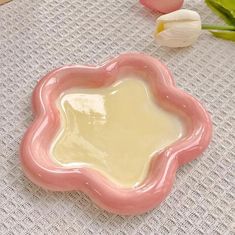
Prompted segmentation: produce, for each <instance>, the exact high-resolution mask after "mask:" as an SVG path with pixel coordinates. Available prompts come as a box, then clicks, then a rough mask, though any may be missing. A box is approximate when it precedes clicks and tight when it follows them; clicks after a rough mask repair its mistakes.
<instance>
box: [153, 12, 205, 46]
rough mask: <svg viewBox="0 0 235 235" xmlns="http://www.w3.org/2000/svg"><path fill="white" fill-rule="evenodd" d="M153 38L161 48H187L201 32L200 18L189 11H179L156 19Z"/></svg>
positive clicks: (195, 13)
mask: <svg viewBox="0 0 235 235" xmlns="http://www.w3.org/2000/svg"><path fill="white" fill-rule="evenodd" d="M156 23H157V25H156V31H155V38H156V40H157V42H158V43H159V44H160V45H162V46H167V47H187V46H190V45H191V44H193V43H194V42H195V41H196V40H197V38H198V37H199V35H200V32H201V17H200V15H199V14H198V13H197V12H195V11H191V10H186V9H181V10H178V11H174V12H172V13H169V14H166V15H162V16H160V17H159V18H158V19H157V22H156Z"/></svg>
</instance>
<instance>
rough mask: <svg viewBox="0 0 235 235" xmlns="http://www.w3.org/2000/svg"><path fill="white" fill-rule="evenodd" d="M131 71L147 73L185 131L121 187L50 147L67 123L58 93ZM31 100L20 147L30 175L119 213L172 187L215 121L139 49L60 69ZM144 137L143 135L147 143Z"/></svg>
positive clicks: (104, 83)
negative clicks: (57, 157) (140, 176)
mask: <svg viewBox="0 0 235 235" xmlns="http://www.w3.org/2000/svg"><path fill="white" fill-rule="evenodd" d="M127 74H135V75H136V76H138V78H140V80H141V79H142V80H143V81H144V82H145V83H146V84H147V85H148V87H149V88H150V91H151V93H152V95H153V98H154V102H155V103H156V105H159V106H161V108H163V109H164V110H166V111H167V112H169V113H172V114H174V115H177V116H178V117H179V118H180V120H182V123H183V125H184V134H183V135H182V136H181V137H180V138H179V139H177V140H176V141H174V143H172V144H170V145H169V146H166V147H164V148H163V149H161V151H157V152H155V153H154V155H153V156H152V157H151V161H150V163H149V165H148V167H147V173H146V177H145V178H144V180H143V181H142V182H140V183H139V184H137V185H135V186H131V187H122V186H121V185H119V184H116V183H115V182H114V181H113V180H110V178H109V177H107V176H106V175H105V174H103V173H102V172H101V171H99V170H97V169H94V168H92V167H89V166H87V165H82V164H81V165H76V166H74V165H71V166H64V165H62V164H57V163H56V162H55V161H54V160H53V157H52V152H51V148H52V145H53V143H54V142H55V138H56V136H57V135H58V132H59V131H60V130H61V125H62V121H61V113H60V111H59V110H58V105H57V103H58V99H59V97H61V95H63V94H65V93H66V91H68V90H71V89H75V88H76V89H85V90H86V91H87V90H93V91H94V89H101V88H109V87H110V86H112V85H113V84H115V83H116V82H117V81H119V80H120V79H121V78H123V77H125V75H127ZM131 92H132V91H131V90H130V93H131ZM78 102H79V101H78ZM127 102H128V100H127ZM32 104H33V111H34V114H35V118H34V121H33V123H32V124H31V125H30V127H29V128H28V130H27V132H26V133H25V136H24V138H23V140H22V143H21V151H20V152H21V154H20V155H21V162H22V166H23V170H24V172H25V174H26V175H27V176H28V178H29V179H30V180H32V181H33V182H34V183H35V184H37V185H39V186H41V187H43V188H46V189H50V190H54V191H71V190H80V191H82V192H84V193H86V194H87V195H88V196H89V197H90V198H91V199H92V200H93V201H94V202H95V203H96V204H98V205H99V206H100V207H102V208H104V209H105V210H108V211H110V212H113V213H117V214H128V215H131V214H140V213H144V212H146V211H148V210H150V209H153V208H154V207H156V206H157V205H158V204H159V203H160V202H162V201H163V200H164V199H165V198H166V196H167V195H168V193H169V192H170V190H171V188H172V184H173V182H174V179H175V174H176V171H177V169H178V168H179V167H180V166H181V165H183V164H185V163H187V162H189V161H192V160H193V159H195V158H196V157H198V156H199V155H200V154H201V153H202V152H203V151H204V150H205V148H206V147H207V146H208V144H209V141H210V139H211V132H212V126H211V121H210V118H209V116H208V113H207V112H206V111H205V109H204V108H203V107H202V105H201V104H200V103H199V102H198V101H197V100H196V99H195V98H193V97H192V96H190V95H188V94H187V93H185V92H184V91H182V90H180V89H178V88H176V86H175V82H174V80H173V78H172V76H171V74H170V72H169V70H168V69H167V68H166V66H165V65H163V64H162V63H160V62H159V61H158V60H157V59H155V58H153V57H150V56H148V55H145V54H140V53H127V54H122V55H120V56H118V57H116V58H114V59H111V60H109V61H107V62H106V63H104V64H103V65H101V66H97V67H93V66H78V65H72V66H64V67H62V68H59V69H56V70H54V71H52V72H50V73H48V74H47V75H46V76H45V77H44V78H42V79H41V80H40V81H39V83H38V84H37V86H36V88H35V90H34V93H33V99H32ZM78 122H79V120H78ZM127 140H128V139H127ZM145 142H146V140H144V139H143V141H142V143H143V146H144V143H145ZM120 157H122V156H120Z"/></svg>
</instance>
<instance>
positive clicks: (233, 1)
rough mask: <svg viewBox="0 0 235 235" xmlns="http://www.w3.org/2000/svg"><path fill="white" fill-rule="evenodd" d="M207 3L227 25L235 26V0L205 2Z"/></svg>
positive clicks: (210, 0) (206, 0)
mask: <svg viewBox="0 0 235 235" xmlns="http://www.w3.org/2000/svg"><path fill="white" fill-rule="evenodd" d="M205 2H206V4H207V5H208V7H209V8H210V9H211V10H212V11H213V12H214V13H215V14H217V15H218V16H219V17H221V18H222V19H223V20H224V21H225V22H226V23H227V24H230V25H235V0H205Z"/></svg>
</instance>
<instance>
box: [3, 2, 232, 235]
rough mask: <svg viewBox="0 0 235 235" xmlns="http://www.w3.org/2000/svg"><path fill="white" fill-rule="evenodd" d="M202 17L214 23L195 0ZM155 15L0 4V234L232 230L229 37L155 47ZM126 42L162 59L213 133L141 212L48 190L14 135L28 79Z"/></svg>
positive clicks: (77, 5) (125, 8)
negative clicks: (38, 182)
mask: <svg viewBox="0 0 235 235" xmlns="http://www.w3.org/2000/svg"><path fill="white" fill-rule="evenodd" d="M184 7H185V8H189V9H193V10H196V11H198V12H199V13H200V15H201V17H202V19H203V21H204V22H207V23H217V22H219V20H218V18H217V17H216V16H214V15H213V14H212V13H211V11H210V10H209V9H208V8H207V6H206V5H205V4H204V3H203V1H200V0H188V1H186V2H185V5H184ZM157 16H158V15H157V14H155V13H153V12H151V11H148V10H147V9H145V8H143V7H142V6H141V5H140V4H139V3H138V1H137V0H96V1H91V0H82V1H76V0H65V1H62V0H41V1H38V0H14V1H11V2H9V3H7V4H4V5H2V6H0V234H4V235H5V234H17V235H18V234H110V235H111V234H112V235H113V234H128V235H129V234H138V235H140V234H143V235H145V234H160V235H162V234H163V235H164V234H211V235H217V234H218V235H226V234H229V235H232V234H234V231H235V223H234V220H233V218H234V216H235V208H234V197H235V188H234V172H235V164H234V161H235V160H234V159H235V95H234V93H235V43H232V42H228V41H223V40H220V39H216V38H214V37H212V36H211V35H210V34H209V33H203V34H202V35H201V37H200V39H199V40H198V41H197V43H196V44H195V45H194V46H192V47H189V48H184V49H167V48H163V47H159V46H158V45H157V44H156V43H155V42H154V39H153V31H154V24H155V20H156V18H157ZM126 51H142V52H145V53H147V54H150V55H152V56H155V57H157V58H159V59H160V60H162V61H163V62H165V63H166V64H167V66H168V67H169V68H170V69H171V71H172V73H173V75H174V77H175V80H176V82H177V85H178V86H179V87H181V88H183V89H184V90H186V91H187V92H189V93H191V94H192V95H193V96H195V97H197V98H198V99H199V100H200V101H201V102H202V103H203V105H204V106H205V107H206V108H207V109H208V110H209V112H210V113H211V115H212V119H213V126H214V133H213V140H212V143H211V144H210V146H209V148H208V150H207V151H206V152H205V153H204V154H203V155H202V156H201V158H199V159H197V160H195V161H193V162H192V163H191V164H188V165H186V166H184V167H183V168H181V169H180V170H179V171H178V173H177V179H176V182H175V185H174V188H173V190H172V192H171V194H170V195H169V196H168V198H167V199H166V201H165V202H164V203H162V204H161V206H159V207H158V208H156V209H154V210H153V211H150V212H148V213H146V214H144V215H141V216H135V217H124V216H118V215H112V214H109V213H107V212H104V211H103V210H101V209H99V208H98V207H96V206H94V205H93V203H92V202H91V201H90V199H89V198H88V197H86V196H85V195H84V194H83V193H80V192H72V193H70V192H67V193H58V192H56V193H54V192H48V191H45V190H43V189H41V188H39V187H37V186H35V185H34V184H32V183H31V182H30V181H29V180H28V179H27V178H26V177H25V176H24V175H23V173H22V170H21V168H20V162H19V143H20V141H21V139H22V135H23V133H24V132H25V130H26V128H27V126H28V125H29V123H30V122H31V121H32V112H31V107H30V97H31V93H32V90H33V88H34V86H35V85H36V82H37V81H38V80H39V79H40V78H41V77H42V76H43V75H45V74H46V73H47V72H48V71H50V70H52V69H53V68H56V67H58V66H61V65H65V64H76V63H78V64H83V63H85V64H98V63H102V62H103V61H104V60H106V59H107V58H109V57H110V56H115V55H117V54H119V53H121V52H126Z"/></svg>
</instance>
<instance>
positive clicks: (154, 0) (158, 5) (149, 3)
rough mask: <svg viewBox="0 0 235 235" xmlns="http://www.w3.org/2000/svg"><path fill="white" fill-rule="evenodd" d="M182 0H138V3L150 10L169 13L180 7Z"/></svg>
mask: <svg viewBox="0 0 235 235" xmlns="http://www.w3.org/2000/svg"><path fill="white" fill-rule="evenodd" d="M183 2H184V0H140V3H141V4H143V5H144V6H146V7H148V8H150V9H151V10H154V11H157V12H161V13H169V12H172V11H176V10H178V9H180V8H181V7H182V5H183Z"/></svg>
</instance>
